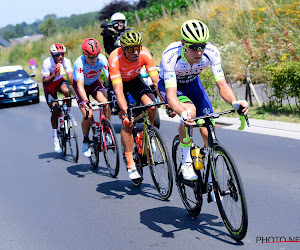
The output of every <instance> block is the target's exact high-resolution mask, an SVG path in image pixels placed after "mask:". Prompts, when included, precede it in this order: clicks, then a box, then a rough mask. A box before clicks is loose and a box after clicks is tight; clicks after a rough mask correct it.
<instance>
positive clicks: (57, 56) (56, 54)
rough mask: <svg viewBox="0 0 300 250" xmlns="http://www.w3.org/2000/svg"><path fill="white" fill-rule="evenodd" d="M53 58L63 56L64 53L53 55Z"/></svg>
mask: <svg viewBox="0 0 300 250" xmlns="http://www.w3.org/2000/svg"><path fill="white" fill-rule="evenodd" d="M54 56H57V57H59V56H65V53H57V54H54Z"/></svg>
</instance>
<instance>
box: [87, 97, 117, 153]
mask: <svg viewBox="0 0 300 250" xmlns="http://www.w3.org/2000/svg"><path fill="white" fill-rule="evenodd" d="M109 103H111V102H103V103H93V104H92V107H93V108H92V109H93V111H95V110H98V111H99V122H96V121H95V120H94V118H93V124H95V130H96V129H98V130H99V131H100V133H99V134H98V138H97V142H98V150H99V152H102V151H103V147H102V145H103V146H104V149H107V146H106V142H105V139H104V136H105V134H104V129H103V120H104V119H105V118H106V117H105V115H104V110H103V108H104V107H105V106H106V105H108V104H109ZM99 128H100V129H99ZM95 130H94V129H92V131H93V137H95V132H96V131H95ZM110 134H111V131H110ZM111 138H112V140H114V138H113V136H112V134H111ZM113 143H115V141H113Z"/></svg>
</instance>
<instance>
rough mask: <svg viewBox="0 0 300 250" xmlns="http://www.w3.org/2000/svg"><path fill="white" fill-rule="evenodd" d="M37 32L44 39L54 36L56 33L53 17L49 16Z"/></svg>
mask: <svg viewBox="0 0 300 250" xmlns="http://www.w3.org/2000/svg"><path fill="white" fill-rule="evenodd" d="M39 30H40V31H41V32H42V34H43V35H44V36H46V37H49V36H51V35H54V34H55V32H56V31H57V26H56V23H55V20H54V18H53V17H51V16H49V17H48V19H46V20H45V21H44V22H43V23H42V24H40V26H39Z"/></svg>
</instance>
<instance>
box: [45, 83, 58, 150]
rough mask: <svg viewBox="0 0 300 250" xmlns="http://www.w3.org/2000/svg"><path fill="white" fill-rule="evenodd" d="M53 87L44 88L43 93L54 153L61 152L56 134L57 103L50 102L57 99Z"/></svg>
mask: <svg viewBox="0 0 300 250" xmlns="http://www.w3.org/2000/svg"><path fill="white" fill-rule="evenodd" d="M53 86H54V84H53ZM53 86H50V87H48V88H47V87H44V93H45V98H46V102H47V104H48V106H49V108H50V110H51V125H52V133H53V143H54V150H55V151H56V152H61V147H60V145H59V139H58V134H57V128H58V117H59V113H60V110H59V107H58V103H57V102H51V101H52V100H54V99H57V94H56V91H55V87H53Z"/></svg>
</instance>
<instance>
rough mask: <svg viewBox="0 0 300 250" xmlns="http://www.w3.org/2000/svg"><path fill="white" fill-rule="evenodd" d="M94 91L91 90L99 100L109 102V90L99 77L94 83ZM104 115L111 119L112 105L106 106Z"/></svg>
mask: <svg viewBox="0 0 300 250" xmlns="http://www.w3.org/2000/svg"><path fill="white" fill-rule="evenodd" d="M92 86H93V91H92V92H91V94H92V96H93V98H94V99H95V100H97V101H98V102H107V91H106V89H105V87H104V86H103V85H102V83H101V82H100V80H99V79H97V81H96V82H94V83H93V84H92ZM103 110H104V115H105V117H106V118H107V119H109V120H111V112H110V106H109V105H106V106H105V107H104V108H103Z"/></svg>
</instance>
